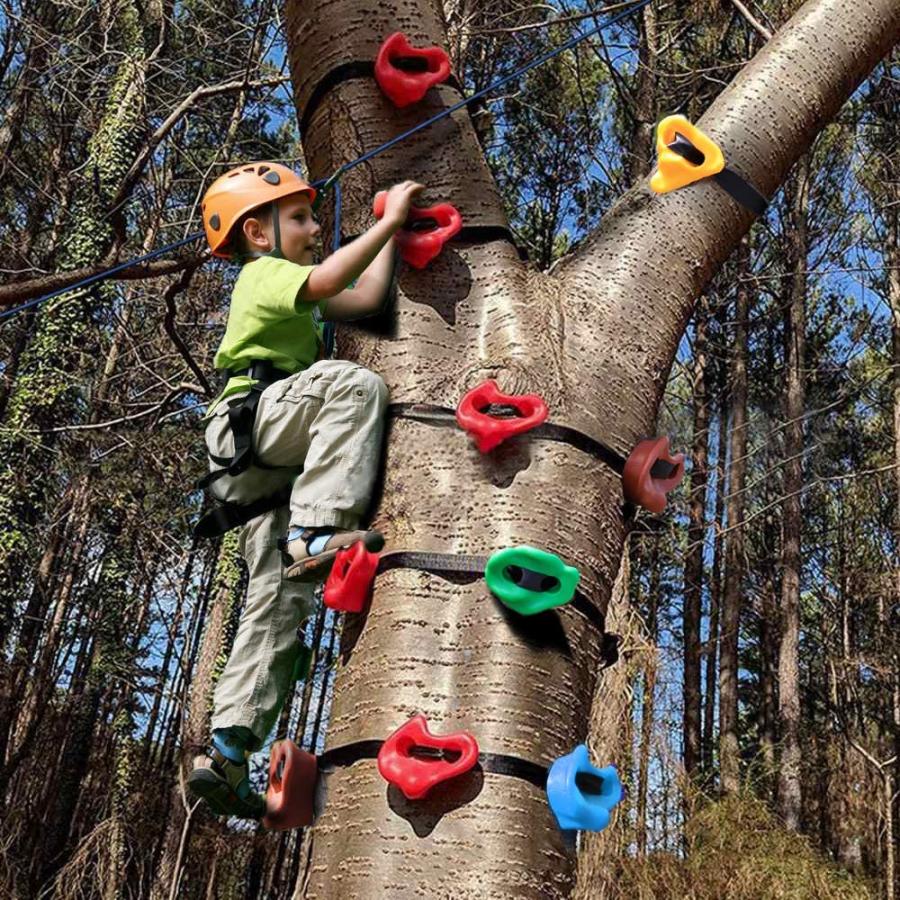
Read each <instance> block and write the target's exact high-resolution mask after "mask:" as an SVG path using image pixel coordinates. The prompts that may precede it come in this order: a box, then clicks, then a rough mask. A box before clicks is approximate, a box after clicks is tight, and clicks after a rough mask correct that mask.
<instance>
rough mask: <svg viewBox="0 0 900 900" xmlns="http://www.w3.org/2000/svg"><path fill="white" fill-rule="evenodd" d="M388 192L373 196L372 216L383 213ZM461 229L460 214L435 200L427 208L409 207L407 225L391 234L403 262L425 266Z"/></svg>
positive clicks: (380, 192)
mask: <svg viewBox="0 0 900 900" xmlns="http://www.w3.org/2000/svg"><path fill="white" fill-rule="evenodd" d="M386 198H387V191H379V192H378V193H377V194H376V195H375V202H374V204H373V206H372V210H373V212H374V213H375V218H376V219H380V218H381V217H382V216H383V215H384V204H385V200H386ZM460 228H462V216H460V214H459V212H458V211H457V209H456V207H454V206H451V205H450V204H449V203H438V204H437V206H430V207H428V208H427V209H425V208H421V207H416V206H411V207H410V208H409V216H408V218H407V220H406V224H404V226H403V227H402V228H401V229H400V230H399V231H398V232H397V233H396V234H395V235H394V239H395V240H396V241H397V245H398V246H399V248H400V256H401V258H402V259H403V260H404V262H407V263H409V264H410V265H411V266H412V267H413V268H415V269H424V268H425V266H427V265H428V263H430V262H431V260H433V259H434V258H435V257H436V256H437V255H438V254H439V253H440V252H441V250H443V248H444V244H446V243H447V241H449V240H450V239H451V238H452V237H453V236H454V235H456V234H457V233H458V232H459V230H460Z"/></svg>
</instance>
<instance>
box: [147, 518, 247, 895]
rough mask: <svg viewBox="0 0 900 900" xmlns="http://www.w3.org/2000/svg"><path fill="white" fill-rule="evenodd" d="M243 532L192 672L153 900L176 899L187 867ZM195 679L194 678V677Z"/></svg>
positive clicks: (237, 591)
mask: <svg viewBox="0 0 900 900" xmlns="http://www.w3.org/2000/svg"><path fill="white" fill-rule="evenodd" d="M237 539H238V532H237V531H229V532H228V533H227V534H226V535H225V537H224V538H223V539H222V545H221V549H220V551H219V561H218V565H217V568H216V577H215V587H214V599H213V604H212V611H211V615H210V617H209V619H208V621H207V623H206V629H205V630H204V632H203V645H202V649H201V651H200V656H199V659H198V662H197V668H196V671H195V672H193V673H189V679H190V684H191V697H190V705H189V707H188V709H187V711H186V713H185V715H184V730H183V738H182V742H181V743H182V748H183V752H182V753H181V758H180V764H179V773H178V778H177V779H176V784H175V786H174V788H173V790H172V796H171V802H170V804H169V815H168V819H167V822H166V830H165V834H164V836H163V839H162V849H161V857H160V860H159V864H158V866H157V869H156V872H155V875H154V879H153V885H152V889H151V896H152V897H153V900H170V897H171V898H174V897H177V896H178V892H177V886H178V883H179V881H180V879H181V875H182V870H181V867H182V865H183V862H184V847H185V844H186V841H187V840H188V838H189V836H190V831H191V826H192V822H193V818H192V816H190V815H189V812H190V810H191V807H193V806H194V804H195V801H194V800H193V799H192V798H191V797H189V796H188V795H187V794H186V793H185V791H186V789H185V787H184V779H185V778H186V776H187V773H188V772H189V771H190V769H191V765H192V762H193V756H194V754H195V753H197V752H199V751H200V750H201V749H202V748H203V747H205V746H206V741H207V739H208V736H209V719H210V714H211V701H212V693H213V689H214V688H215V684H216V681H217V679H218V676H219V675H220V674H221V668H222V666H223V665H224V662H225V660H226V659H227V658H228V651H229V646H228V632H229V627H230V625H231V623H232V620H233V619H234V617H235V613H236V610H237V608H239V607H240V605H241V600H242V598H243V592H242V584H243V579H242V576H241V568H240V565H239V563H238V559H239V556H238V547H237ZM191 675H192V677H191Z"/></svg>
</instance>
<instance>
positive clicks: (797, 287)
mask: <svg viewBox="0 0 900 900" xmlns="http://www.w3.org/2000/svg"><path fill="white" fill-rule="evenodd" d="M795 183H796V188H795V190H794V192H793V194H792V196H791V215H790V224H791V232H790V235H789V242H790V244H789V246H790V259H791V268H792V270H793V271H792V278H791V279H790V282H789V284H790V298H789V303H788V308H787V311H786V316H785V331H784V344H785V347H784V367H785V388H784V418H785V422H786V425H785V429H784V467H783V471H784V478H783V480H782V488H781V492H782V495H783V498H784V499H783V502H782V506H781V520H782V542H781V563H782V578H781V643H780V646H779V653H778V721H779V732H780V736H781V756H780V759H779V763H778V807H779V811H780V813H781V816H782V818H783V819H784V824H785V826H786V827H787V828H789V829H790V830H791V831H799V830H800V804H801V794H800V785H801V777H800V774H801V773H800V662H799V658H798V651H799V643H800V578H801V567H802V561H801V558H800V535H801V531H802V528H803V509H802V496H801V492H802V490H803V411H804V407H805V403H806V398H805V376H804V369H803V366H804V348H805V346H806V311H805V307H806V275H805V270H806V257H807V249H808V239H807V209H808V206H809V157H808V156H804V157H803V158H802V159H801V161H800V163H799V164H798V167H797V173H796V182H795Z"/></svg>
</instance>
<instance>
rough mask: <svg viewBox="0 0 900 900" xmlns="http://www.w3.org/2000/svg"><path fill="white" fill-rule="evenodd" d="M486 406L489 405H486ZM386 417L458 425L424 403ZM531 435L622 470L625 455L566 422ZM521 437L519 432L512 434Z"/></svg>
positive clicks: (392, 408) (666, 471) (657, 474)
mask: <svg viewBox="0 0 900 900" xmlns="http://www.w3.org/2000/svg"><path fill="white" fill-rule="evenodd" d="M489 408H490V407H489ZM386 414H387V416H388V418H392V419H401V418H402V419H414V420H415V421H417V422H425V423H426V424H429V425H445V426H453V427H456V428H458V427H459V423H458V422H457V421H456V411H455V410H453V409H450V408H448V407H446V406H432V405H430V404H427V403H390V404H388V408H387V413H386ZM525 434H529V435H531V436H532V437H535V438H539V439H541V440H545V441H558V442H559V443H562V444H568V445H569V446H571V447H575V448H576V449H577V450H581V451H582V452H583V453H587V454H589V455H591V456H593V457H595V458H596V459H599V460H600V462H602V463H604V464H605V465H607V466H609V467H610V468H611V469H612V470H613V471H615V472H618V474H619V475H621V474H622V472H623V471H624V469H625V458H624V457H623V456H622V455H621V454H620V453H617V452H616V451H615V450H613V449H612V448H611V447H607V446H606V444H603V443H601V442H600V441H598V440H595V439H594V438H592V437H590V435H587V434H584V433H583V432H581V431H577V430H576V429H574V428H570V427H569V426H568V425H555V424H553V423H552V422H543V423H542V424H540V425H536V426H535V427H534V428H532V429H530V430H529V431H527V432H525ZM516 437H522V435H516ZM674 471H675V466H673V465H672V464H671V463H668V462H666V461H665V460H664V459H658V460H657V461H656V462H655V463H654V464H653V467H652V468H651V469H650V474H651V475H652V476H653V477H654V478H668V477H669V476H671V475H672V473H673V472H674Z"/></svg>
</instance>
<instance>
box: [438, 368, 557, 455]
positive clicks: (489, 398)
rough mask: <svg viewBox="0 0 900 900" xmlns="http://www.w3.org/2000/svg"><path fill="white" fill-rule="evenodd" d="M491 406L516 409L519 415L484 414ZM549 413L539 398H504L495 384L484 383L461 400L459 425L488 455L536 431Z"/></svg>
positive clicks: (525, 395) (527, 396)
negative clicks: (507, 442) (500, 405)
mask: <svg viewBox="0 0 900 900" xmlns="http://www.w3.org/2000/svg"><path fill="white" fill-rule="evenodd" d="M492 403H499V404H503V405H505V406H513V407H515V409H516V411H517V412H518V413H519V415H518V416H516V417H514V418H502V419H501V418H497V417H495V416H489V415H487V414H486V413H483V412H482V410H483V409H484V408H485V407H487V406H490V405H491V404H492ZM549 413H550V410H549V408H548V407H547V404H546V403H544V401H543V399H542V398H541V397H539V396H538V395H537V394H517V395H516V394H503V393H501V392H500V389H499V388H498V387H497V382H496V381H485V382H484V383H483V384H480V385H478V387H476V388H473V389H472V390H471V391H469V392H468V393H467V394H466V395H465V396H464V397H463V398H462V400H460V402H459V406H458V407H457V409H456V421H457V422H459V424H460V427H461V428H463V429H464V430H465V431H468V432H469V434H472V435H474V436H475V441H476V443H477V444H478V449H479V450H480V451H481V452H482V453H487V452H488V451H490V450H493V449H494V447H496V446H497V444H499V443H501V442H502V441H505V440H506V439H507V438H508V437H512V436H513V435H514V434H521V433H522V432H523V431H530V430H531V429H532V428H535V427H537V426H538V425H540V424H541V422H543V421H544V420H545V419H546V418H547V416H548V415H549Z"/></svg>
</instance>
